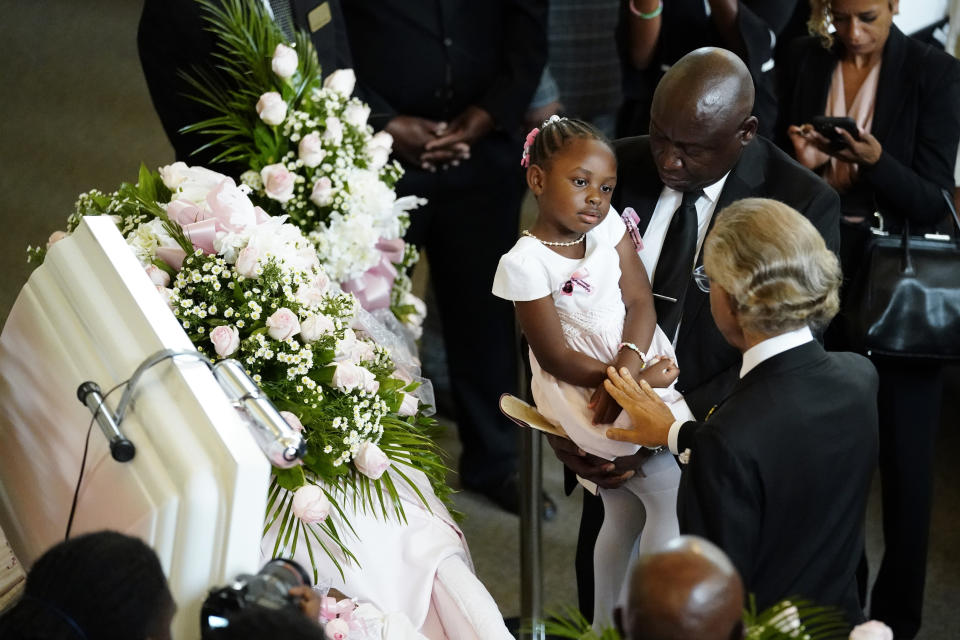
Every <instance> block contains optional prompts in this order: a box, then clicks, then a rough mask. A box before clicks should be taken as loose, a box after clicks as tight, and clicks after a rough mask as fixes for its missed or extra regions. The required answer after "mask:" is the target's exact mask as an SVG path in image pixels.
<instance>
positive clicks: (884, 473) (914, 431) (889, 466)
mask: <svg viewBox="0 0 960 640" xmlns="http://www.w3.org/2000/svg"><path fill="white" fill-rule="evenodd" d="M874 364H875V365H876V367H877V371H878V372H879V374H880V392H879V410H880V482H881V492H882V498H883V540H884V552H883V560H882V562H881V563H880V570H879V572H878V574H877V580H876V583H875V584H874V587H873V593H872V599H871V607H870V616H871V617H872V618H875V619H878V620H882V621H883V622H885V623H886V624H887V625H889V626H890V628H892V629H893V632H894V636H895V637H896V638H897V640H901V639H902V638H913V637H914V636H915V635H916V634H917V631H918V630H919V629H920V618H921V614H922V612H923V588H924V580H925V578H926V572H927V545H928V541H929V537H930V512H931V506H932V502H933V454H934V440H935V437H936V432H937V426H938V423H939V421H940V404H941V400H942V391H943V377H942V369H941V367H940V366H939V365H936V364H933V365H930V364H903V363H902V362H898V361H892V360H880V359H877V360H875V361H874Z"/></svg>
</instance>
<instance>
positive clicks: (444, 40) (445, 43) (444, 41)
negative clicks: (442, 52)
mask: <svg viewBox="0 0 960 640" xmlns="http://www.w3.org/2000/svg"><path fill="white" fill-rule="evenodd" d="M452 44H453V40H451V39H450V38H444V39H443V46H445V47H449V46H450V45H452Z"/></svg>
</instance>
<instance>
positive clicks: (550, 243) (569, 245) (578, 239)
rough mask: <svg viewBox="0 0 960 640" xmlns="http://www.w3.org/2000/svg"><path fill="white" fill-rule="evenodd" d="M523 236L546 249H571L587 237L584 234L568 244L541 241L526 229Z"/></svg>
mask: <svg viewBox="0 0 960 640" xmlns="http://www.w3.org/2000/svg"><path fill="white" fill-rule="evenodd" d="M523 235H525V236H527V237H528V238H533V239H534V240H536V241H537V242H539V243H540V244H543V245H546V246H548V247H572V246H573V245H575V244H580V243H581V242H583V239H584V238H586V237H587V234H585V233H584V234H581V235H580V237H579V238H577V239H576V240H571V241H570V242H548V241H546V240H541V239H540V238H538V237H537V236H535V235H533V234H532V233H530V232H529V231H527V230H526V229H524V230H523Z"/></svg>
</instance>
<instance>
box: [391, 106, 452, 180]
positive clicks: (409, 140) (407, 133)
mask: <svg viewBox="0 0 960 640" xmlns="http://www.w3.org/2000/svg"><path fill="white" fill-rule="evenodd" d="M384 130H385V131H386V132H387V133H389V134H390V135H391V136H393V151H394V153H396V154H397V155H398V156H400V158H401V159H402V160H404V161H406V162H408V163H410V164H413V165H416V166H419V167H421V168H423V169H428V170H429V168H430V166H434V165H432V164H431V163H430V162H425V161H424V160H422V158H421V156H422V155H423V153H424V151H425V150H426V146H427V143H429V142H434V141H436V140H437V136H438V135H440V134H441V133H442V132H444V131H445V130H446V125H445V124H444V123H442V122H435V121H434V120H427V119H426V118H418V117H416V116H396V117H395V118H393V119H392V120H390V122H388V123H387V126H386V127H384ZM428 165H429V166H428Z"/></svg>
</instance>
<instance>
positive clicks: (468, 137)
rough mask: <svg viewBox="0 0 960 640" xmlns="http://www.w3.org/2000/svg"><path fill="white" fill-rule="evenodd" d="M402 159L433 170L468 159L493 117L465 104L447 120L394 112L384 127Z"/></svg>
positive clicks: (488, 128) (491, 124)
mask: <svg viewBox="0 0 960 640" xmlns="http://www.w3.org/2000/svg"><path fill="white" fill-rule="evenodd" d="M385 129H386V131H387V133H389V134H390V135H391V136H393V140H394V144H393V149H394V151H395V152H396V153H397V155H398V156H400V157H401V158H402V159H403V160H405V161H406V162H408V163H410V164H414V165H417V166H419V167H420V168H421V169H424V170H426V171H430V172H434V171H436V170H437V168H440V169H447V168H448V167H456V166H458V165H459V164H460V162H461V161H464V160H469V159H470V147H471V145H473V143H474V142H476V141H477V140H479V139H480V138H482V137H483V136H485V135H486V134H487V133H489V132H490V131H491V130H492V129H493V118H492V117H491V116H490V114H489V113H487V112H486V111H485V110H484V109H481V108H480V107H477V106H470V107H467V108H466V109H465V110H464V111H463V113H461V114H460V115H459V116H457V117H456V118H454V119H453V120H452V121H451V122H450V123H446V122H437V121H435V120H430V119H428V118H420V117H417V116H397V117H395V118H393V119H392V120H390V122H388V123H387V126H386V127H385Z"/></svg>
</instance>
